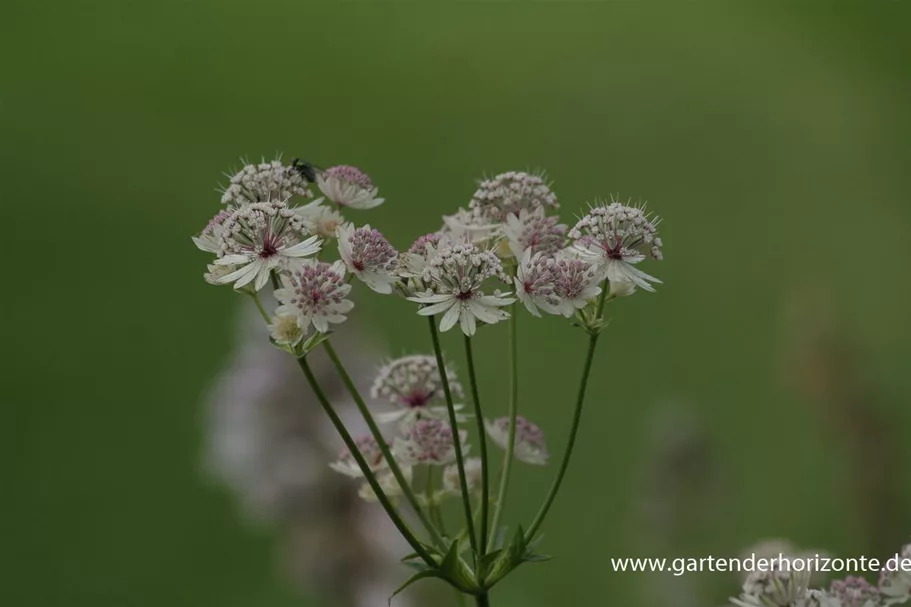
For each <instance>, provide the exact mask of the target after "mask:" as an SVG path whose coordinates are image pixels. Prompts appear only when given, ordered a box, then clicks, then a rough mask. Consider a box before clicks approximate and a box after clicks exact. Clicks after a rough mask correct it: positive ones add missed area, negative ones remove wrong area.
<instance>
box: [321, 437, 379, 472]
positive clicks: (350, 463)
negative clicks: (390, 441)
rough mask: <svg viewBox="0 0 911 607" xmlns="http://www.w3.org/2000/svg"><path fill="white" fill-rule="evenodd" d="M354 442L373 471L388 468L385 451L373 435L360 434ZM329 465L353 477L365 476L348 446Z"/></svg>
mask: <svg viewBox="0 0 911 607" xmlns="http://www.w3.org/2000/svg"><path fill="white" fill-rule="evenodd" d="M354 443H355V445H357V450H358V451H359V452H360V454H361V455H362V456H363V457H364V460H365V461H366V462H367V466H368V467H369V468H370V470H371V472H377V471H379V470H385V469H386V467H387V466H388V464H387V463H386V459H385V458H384V457H383V452H382V451H381V450H380V445H379V443H377V442H376V439H375V438H373V435H371V434H365V435H364V436H360V437H358V438H356V439H354ZM329 467H330V468H332V469H333V470H335V471H336V472H339V473H341V474H344V475H345V476H350V477H351V478H363V477H364V472H363V471H362V470H361V467H360V466H358V465H357V461H356V460H355V459H354V455H352V454H351V450H350V449H348V448H347V447H345V448H344V449H342V452H341V453H340V454H339V456H338V460H336V461H334V462H332V463H331V464H329Z"/></svg>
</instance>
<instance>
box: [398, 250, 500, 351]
mask: <svg viewBox="0 0 911 607" xmlns="http://www.w3.org/2000/svg"><path fill="white" fill-rule="evenodd" d="M492 277H496V278H498V279H500V280H502V281H503V282H506V280H507V279H506V274H505V273H504V272H503V266H502V265H501V264H500V260H499V259H497V256H496V255H494V254H493V253H491V252H490V251H482V250H480V249H478V248H477V247H475V246H474V245H456V246H452V247H450V246H444V247H442V248H441V249H440V250H439V251H438V253H437V254H436V255H435V256H434V257H432V258H431V259H430V260H429V263H428V267H427V269H426V270H425V272H424V275H423V277H422V280H423V281H424V282H425V283H426V284H429V285H430V291H428V292H426V293H422V294H419V295H416V296H414V297H409V298H408V300H409V301H414V302H417V303H420V304H424V307H423V308H421V309H420V310H419V311H418V314H420V315H421V316H435V315H437V314H443V319H442V320H441V321H440V331H448V330H449V329H451V328H452V327H454V326H455V324H456V323H457V322H458V323H460V324H461V327H462V332H463V333H464V334H465V335H474V333H475V330H476V328H477V320H480V321H482V322H485V323H487V324H494V323H497V322H500V321H501V320H504V319H506V318H509V314H508V313H507V312H505V311H504V310H501V309H500V308H502V307H504V306H508V305H509V304H511V303H512V302H514V301H515V300H514V299H512V298H510V297H507V296H506V295H503V294H499V293H494V294H493V295H485V294H484V292H483V291H482V288H483V284H484V282H485V281H486V280H487V279H489V278H492Z"/></svg>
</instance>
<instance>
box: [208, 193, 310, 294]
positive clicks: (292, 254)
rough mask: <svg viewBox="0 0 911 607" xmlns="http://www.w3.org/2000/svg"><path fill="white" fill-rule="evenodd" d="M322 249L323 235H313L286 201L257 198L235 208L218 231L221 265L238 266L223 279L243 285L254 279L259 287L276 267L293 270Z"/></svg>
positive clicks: (223, 281) (223, 280)
mask: <svg viewBox="0 0 911 607" xmlns="http://www.w3.org/2000/svg"><path fill="white" fill-rule="evenodd" d="M319 250H320V239H319V238H318V237H317V236H310V235H309V233H308V232H307V228H306V227H305V226H304V224H303V220H302V219H301V217H300V216H299V215H297V214H296V213H295V212H294V211H293V210H292V209H290V208H288V205H286V204H285V203H284V202H254V203H252V204H247V205H244V206H242V207H240V208H239V209H235V210H234V212H233V213H231V216H230V217H228V218H227V219H225V220H224V221H223V223H222V224H221V228H220V230H219V233H218V256H219V258H218V259H217V260H216V261H215V263H216V264H217V265H232V266H237V268H238V269H237V270H235V271H234V272H231V273H230V274H227V275H225V276H222V277H221V278H220V279H219V280H220V281H221V282H222V283H230V282H233V283H234V288H235V289H239V288H241V287H243V286H245V285H247V284H249V283H251V282H252V283H253V287H254V289H256V290H257V291H259V290H260V289H262V288H263V286H265V284H266V282H267V281H268V280H269V275H270V274H271V272H272V270H275V269H278V270H285V271H287V270H290V269H292V267H293V265H294V264H295V263H300V262H301V261H302V258H304V257H308V256H310V255H314V254H316V253H317V252H318V251H319Z"/></svg>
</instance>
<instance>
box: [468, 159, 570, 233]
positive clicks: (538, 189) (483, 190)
mask: <svg viewBox="0 0 911 607" xmlns="http://www.w3.org/2000/svg"><path fill="white" fill-rule="evenodd" d="M559 206H560V205H559V203H558V202H557V196H556V194H554V193H553V192H552V191H551V189H550V186H549V185H548V183H547V182H546V181H545V179H544V176H543V175H533V174H530V173H525V172H522V171H509V172H507V173H501V174H499V175H497V176H496V177H493V178H491V179H485V180H483V181H481V183H480V184H479V185H478V189H477V191H476V192H475V193H474V196H472V197H471V202H469V203H468V207H469V208H470V209H472V210H476V211H477V212H478V213H480V214H481V215H482V216H483V217H485V218H487V219H488V220H490V221H494V222H504V221H506V218H507V217H508V216H509V215H518V214H519V212H520V211H521V210H522V209H527V210H529V211H534V210H536V209H539V208H545V209H546V208H550V209H555V208H557V207H559Z"/></svg>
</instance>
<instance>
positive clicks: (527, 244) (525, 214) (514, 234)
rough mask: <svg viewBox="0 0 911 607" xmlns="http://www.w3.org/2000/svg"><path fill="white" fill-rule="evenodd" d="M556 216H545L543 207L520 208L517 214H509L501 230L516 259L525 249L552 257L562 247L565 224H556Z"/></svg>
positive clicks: (520, 256)
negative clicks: (532, 208)
mask: <svg viewBox="0 0 911 607" xmlns="http://www.w3.org/2000/svg"><path fill="white" fill-rule="evenodd" d="M558 220H559V219H558V218H557V217H545V215H544V207H538V208H536V209H534V210H529V209H522V210H521V211H519V214H518V215H515V214H509V215H507V217H506V225H505V226H504V227H503V232H504V233H505V235H506V240H507V242H508V243H509V249H510V251H512V254H513V255H514V256H515V258H516V259H522V255H523V254H524V253H525V251H526V250H528V249H531V252H532V253H541V254H542V255H544V256H546V257H553V256H554V255H556V254H557V252H558V251H559V250H560V249H562V248H563V243H564V242H565V240H566V226H565V225H563V224H558V223H557V221H558Z"/></svg>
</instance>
